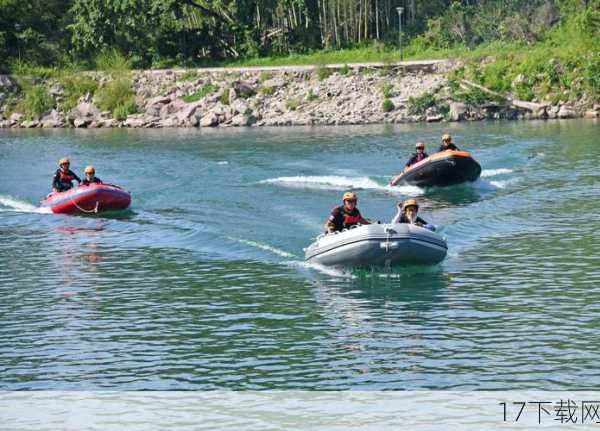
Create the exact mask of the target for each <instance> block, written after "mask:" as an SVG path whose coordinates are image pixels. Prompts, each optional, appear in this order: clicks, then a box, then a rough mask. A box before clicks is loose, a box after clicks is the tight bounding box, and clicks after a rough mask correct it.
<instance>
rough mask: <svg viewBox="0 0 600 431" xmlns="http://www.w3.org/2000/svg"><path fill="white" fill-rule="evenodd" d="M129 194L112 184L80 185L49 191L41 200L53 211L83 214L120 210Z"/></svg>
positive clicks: (125, 204)
mask: <svg viewBox="0 0 600 431" xmlns="http://www.w3.org/2000/svg"><path fill="white" fill-rule="evenodd" d="M130 203H131V195H130V194H129V192H128V191H127V190H124V189H122V188H121V187H119V186H115V185H113V184H95V183H93V184H90V185H88V186H86V185H80V186H77V187H74V188H72V189H70V190H67V191H65V192H55V193H50V194H49V195H48V196H46V198H45V199H44V200H42V207H49V208H50V209H51V210H52V212H53V213H61V214H76V213H80V214H85V213H98V212H100V211H108V210H121V209H126V208H127V207H129V204H130Z"/></svg>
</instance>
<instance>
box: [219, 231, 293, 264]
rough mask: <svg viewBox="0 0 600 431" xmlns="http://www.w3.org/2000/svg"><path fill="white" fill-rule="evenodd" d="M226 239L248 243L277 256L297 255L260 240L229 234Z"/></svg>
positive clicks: (288, 256)
mask: <svg viewBox="0 0 600 431" xmlns="http://www.w3.org/2000/svg"><path fill="white" fill-rule="evenodd" d="M227 239H230V240H232V241H235V242H239V243H240V244H244V245H249V246H250V247H254V248H258V249H260V250H263V251H268V252H270V253H273V254H276V255H277V256H281V257H285V258H288V259H290V258H295V257H297V256H295V255H293V254H292V253H288V252H287V251H285V250H281V249H279V248H276V247H273V246H271V245H269V244H264V243H262V242H258V241H252V240H248V239H242V238H234V237H231V236H228V237H227Z"/></svg>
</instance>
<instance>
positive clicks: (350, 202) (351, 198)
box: [342, 192, 358, 210]
mask: <svg viewBox="0 0 600 431" xmlns="http://www.w3.org/2000/svg"><path fill="white" fill-rule="evenodd" d="M342 200H343V201H344V208H346V209H347V210H353V209H354V208H356V202H357V201H358V195H357V194H356V193H354V192H346V193H344V196H343V197H342Z"/></svg>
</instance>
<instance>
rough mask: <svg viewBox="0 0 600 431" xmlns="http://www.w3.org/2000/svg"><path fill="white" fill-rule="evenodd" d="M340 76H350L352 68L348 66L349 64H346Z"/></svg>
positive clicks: (341, 69)
mask: <svg viewBox="0 0 600 431" xmlns="http://www.w3.org/2000/svg"><path fill="white" fill-rule="evenodd" d="M339 72H340V75H348V74H349V73H350V66H348V65H347V64H344V65H343V66H342V67H341V68H340V70H339Z"/></svg>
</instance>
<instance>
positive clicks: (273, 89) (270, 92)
mask: <svg viewBox="0 0 600 431" xmlns="http://www.w3.org/2000/svg"><path fill="white" fill-rule="evenodd" d="M259 91H260V92H261V93H262V94H266V95H267V96H272V95H273V94H275V92H276V91H277V87H275V86H273V87H267V86H263V87H260V89H259Z"/></svg>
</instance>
